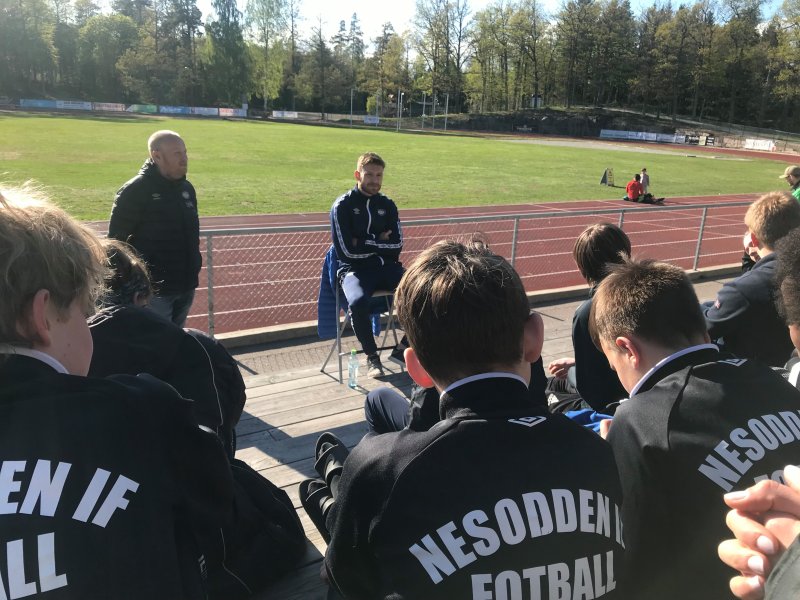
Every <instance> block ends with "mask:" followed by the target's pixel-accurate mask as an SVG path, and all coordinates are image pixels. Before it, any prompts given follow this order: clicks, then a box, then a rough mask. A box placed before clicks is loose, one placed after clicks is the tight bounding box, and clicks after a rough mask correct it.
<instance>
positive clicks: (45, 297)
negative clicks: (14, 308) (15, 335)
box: [17, 289, 52, 348]
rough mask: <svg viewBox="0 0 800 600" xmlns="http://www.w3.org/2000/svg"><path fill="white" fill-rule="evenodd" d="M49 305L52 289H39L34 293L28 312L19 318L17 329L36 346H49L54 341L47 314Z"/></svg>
mask: <svg viewBox="0 0 800 600" xmlns="http://www.w3.org/2000/svg"><path fill="white" fill-rule="evenodd" d="M49 305H50V291H49V290H44V289H42V290H39V291H38V292H36V293H35V294H34V296H33V299H32V300H31V303H30V308H29V310H28V312H27V313H26V314H25V315H24V316H22V317H21V318H20V319H19V320H17V330H18V331H19V333H20V334H21V335H22V337H23V338H25V339H26V340H27V341H28V342H30V343H31V345H33V346H34V347H39V348H41V347H47V346H49V345H50V344H51V342H52V340H51V339H50V321H49V320H48V316H47V309H48V307H49Z"/></svg>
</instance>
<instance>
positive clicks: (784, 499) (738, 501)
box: [718, 466, 800, 600]
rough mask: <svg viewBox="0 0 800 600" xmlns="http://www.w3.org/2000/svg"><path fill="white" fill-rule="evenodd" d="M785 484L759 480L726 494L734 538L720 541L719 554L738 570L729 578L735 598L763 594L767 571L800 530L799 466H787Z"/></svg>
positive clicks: (755, 599) (748, 598) (747, 598)
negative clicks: (746, 487)
mask: <svg viewBox="0 0 800 600" xmlns="http://www.w3.org/2000/svg"><path fill="white" fill-rule="evenodd" d="M783 476H784V479H785V481H786V485H782V484H780V483H778V482H775V481H761V482H759V483H757V484H756V485H754V486H752V487H751V488H748V489H747V490H745V491H743V492H731V493H729V494H726V495H725V503H726V504H727V505H728V506H730V507H731V508H733V509H734V510H732V511H731V512H729V513H728V515H727V518H726V523H727V525H728V527H729V528H730V529H731V531H732V532H733V534H734V535H735V536H736V539H733V540H725V541H724V542H722V543H721V544H720V545H719V548H718V553H719V557H720V559H721V560H722V562H724V563H725V564H726V565H728V566H730V567H732V568H733V569H735V570H737V571H739V575H738V576H736V577H733V578H732V579H731V581H730V588H731V591H732V592H733V594H734V595H735V596H736V597H737V598H742V599H743V600H758V599H760V598H763V597H764V581H765V577H766V575H767V574H768V573H769V572H770V570H771V569H772V568H773V567H774V565H775V564H776V562H777V561H778V559H779V558H780V555H781V554H782V553H783V552H784V551H785V550H786V549H787V548H788V547H789V546H790V545H791V544H792V543H793V542H794V540H795V538H796V537H797V535H798V533H800V469H798V468H797V467H794V466H788V467H786V468H785V469H784V472H783Z"/></svg>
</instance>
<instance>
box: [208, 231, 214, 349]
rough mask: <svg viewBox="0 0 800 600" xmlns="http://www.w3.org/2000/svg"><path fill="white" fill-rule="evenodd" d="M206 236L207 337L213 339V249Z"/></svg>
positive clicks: (209, 236) (209, 238)
mask: <svg viewBox="0 0 800 600" xmlns="http://www.w3.org/2000/svg"><path fill="white" fill-rule="evenodd" d="M211 238H212V236H211V235H209V234H206V279H207V280H208V288H207V289H208V294H207V296H208V335H210V336H211V337H214V247H213V244H212V242H211Z"/></svg>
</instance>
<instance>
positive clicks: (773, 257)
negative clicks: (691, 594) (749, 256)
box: [750, 252, 778, 272]
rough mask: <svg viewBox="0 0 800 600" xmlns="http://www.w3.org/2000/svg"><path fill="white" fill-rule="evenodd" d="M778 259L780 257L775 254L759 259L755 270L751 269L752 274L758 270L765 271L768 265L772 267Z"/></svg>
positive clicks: (754, 266) (754, 267)
mask: <svg viewBox="0 0 800 600" xmlns="http://www.w3.org/2000/svg"><path fill="white" fill-rule="evenodd" d="M777 258H778V255H777V254H776V253H775V252H772V253H771V254H767V255H766V256H765V257H764V258H760V259H758V261H756V264H754V265H753V268H752V269H750V272H752V271H755V270H756V269H763V268H764V267H766V266H768V265H772V263H773V262H775V260H776V259H777Z"/></svg>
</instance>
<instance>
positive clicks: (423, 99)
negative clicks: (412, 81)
mask: <svg viewBox="0 0 800 600" xmlns="http://www.w3.org/2000/svg"><path fill="white" fill-rule="evenodd" d="M422 129H425V92H422Z"/></svg>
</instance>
